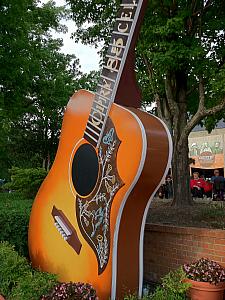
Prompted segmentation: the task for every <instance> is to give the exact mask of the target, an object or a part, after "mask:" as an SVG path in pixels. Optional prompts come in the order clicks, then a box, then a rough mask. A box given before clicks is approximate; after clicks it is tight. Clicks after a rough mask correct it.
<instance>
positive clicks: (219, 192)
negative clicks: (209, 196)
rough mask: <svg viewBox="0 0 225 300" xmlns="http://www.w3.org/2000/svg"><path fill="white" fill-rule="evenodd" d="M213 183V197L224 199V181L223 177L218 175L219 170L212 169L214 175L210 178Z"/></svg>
mask: <svg viewBox="0 0 225 300" xmlns="http://www.w3.org/2000/svg"><path fill="white" fill-rule="evenodd" d="M211 183H212V184H213V199H215V200H217V199H218V200H221V201H223V200H224V189H225V181H224V177H223V176H220V171H219V170H217V169H216V170H214V176H212V178H211Z"/></svg>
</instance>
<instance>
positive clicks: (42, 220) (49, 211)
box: [29, 90, 171, 300]
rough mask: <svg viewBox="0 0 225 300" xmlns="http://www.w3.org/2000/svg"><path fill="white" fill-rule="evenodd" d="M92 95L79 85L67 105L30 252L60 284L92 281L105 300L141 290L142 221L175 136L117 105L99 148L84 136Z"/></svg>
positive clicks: (33, 221) (35, 214)
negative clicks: (171, 139)
mask: <svg viewBox="0 0 225 300" xmlns="http://www.w3.org/2000/svg"><path fill="white" fill-rule="evenodd" d="M93 100H94V94H93V93H90V92H88V91H85V90H80V91H78V92H77V93H75V94H74V95H73V97H72V98H71V99H70V101H69V103H68V106H67V109H66V112H65V115H64V120H63V126H62V132H61V137H60V143H59V148H58V151H57V155H56V158H55V161H54V164H53V166H52V168H51V170H50V172H49V174H48V176H47V177H46V179H45V181H44V182H43V184H42V186H41V188H40V190H39V192H38V194H37V196H36V199H35V201H34V204H33V208H32V213H31V218H30V225H29V251H30V257H31V260H32V263H33V265H34V266H36V267H40V268H41V269H42V270H44V271H48V272H51V273H56V274H59V276H60V277H59V279H60V280H61V281H73V282H89V283H91V284H93V286H94V288H96V290H97V294H98V296H99V298H100V299H101V300H107V299H109V297H111V299H112V300H113V299H120V296H122V294H125V293H126V292H128V290H133V291H139V294H140V293H141V289H142V279H143V265H142V264H143V257H142V256H143V236H144V224H145V219H146V215H147V211H148V207H149V204H150V200H151V198H152V197H153V195H154V193H155V191H156V190H157V187H158V186H159V185H160V183H161V182H162V179H163V177H164V176H165V175H166V173H167V171H168V167H169V165H168V164H169V161H170V157H171V141H170V137H169V133H168V131H167V129H166V128H165V126H164V125H163V123H162V122H161V121H160V120H159V119H158V118H156V117H154V116H151V115H149V114H147V113H144V112H142V111H140V110H138V109H134V108H132V109H126V108H123V107H121V106H119V105H117V104H112V107H111V109H110V113H109V117H108V120H107V123H106V126H105V129H104V133H103V138H102V141H101V144H100V147H99V148H96V149H95V148H94V147H93V146H91V145H90V144H89V143H88V142H87V141H86V140H85V139H84V138H83V133H84V130H85V126H86V123H87V119H88V116H89V113H90V110H91V107H92V104H93ZM89 148H90V149H89ZM90 164H93V165H94V166H95V167H94V172H93V174H92V171H91V169H90V172H89V165H90ZM83 169H84V172H83ZM77 170H78V171H77ZM79 172H80V174H81V177H82V178H83V181H84V183H82V182H79V179H78V178H79ZM86 179H87V180H86ZM85 180H86V181H85ZM77 191H79V193H78V192H77ZM62 223H63V224H62ZM63 229H64V230H63Z"/></svg>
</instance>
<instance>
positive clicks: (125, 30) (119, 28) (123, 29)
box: [118, 23, 129, 32]
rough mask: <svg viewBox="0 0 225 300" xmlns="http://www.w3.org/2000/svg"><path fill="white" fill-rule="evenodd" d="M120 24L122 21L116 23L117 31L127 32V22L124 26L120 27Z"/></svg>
mask: <svg viewBox="0 0 225 300" xmlns="http://www.w3.org/2000/svg"><path fill="white" fill-rule="evenodd" d="M122 25H123V24H122V23H119V24H118V31H119V32H127V30H128V27H129V25H128V23H126V26H125V28H122Z"/></svg>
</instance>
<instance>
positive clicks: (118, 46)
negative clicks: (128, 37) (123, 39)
mask: <svg viewBox="0 0 225 300" xmlns="http://www.w3.org/2000/svg"><path fill="white" fill-rule="evenodd" d="M109 46H111V47H115V48H121V49H125V48H126V46H122V45H115V44H112V43H110V44H109Z"/></svg>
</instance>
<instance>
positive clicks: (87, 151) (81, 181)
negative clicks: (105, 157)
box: [72, 144, 99, 196]
mask: <svg viewBox="0 0 225 300" xmlns="http://www.w3.org/2000/svg"><path fill="white" fill-rule="evenodd" d="M98 170H99V165H98V157H97V154H96V152H95V149H94V147H93V146H91V145H90V144H83V145H81V146H80V147H79V148H78V149H77V151H76V153H75V155H74V158H73V163H72V181H73V185H74V188H75V190H76V192H77V193H78V194H79V195H80V196H87V195H89V194H90V193H91V192H92V191H93V189H94V187H95V185H96V182H97V180H98Z"/></svg>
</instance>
